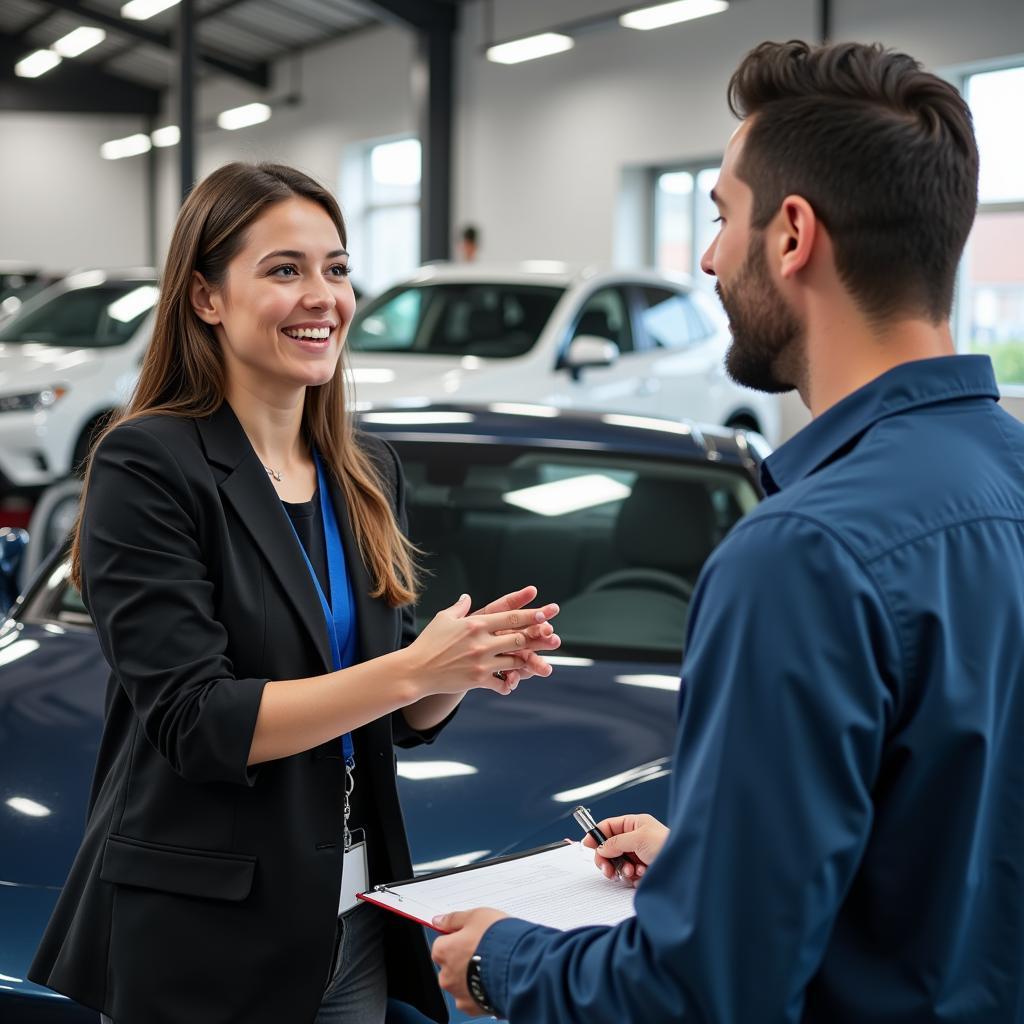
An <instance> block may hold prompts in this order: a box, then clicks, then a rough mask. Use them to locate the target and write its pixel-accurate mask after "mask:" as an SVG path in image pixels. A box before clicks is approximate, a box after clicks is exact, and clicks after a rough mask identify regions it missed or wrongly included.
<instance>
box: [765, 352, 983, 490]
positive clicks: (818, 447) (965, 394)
mask: <svg viewBox="0 0 1024 1024" xmlns="http://www.w3.org/2000/svg"><path fill="white" fill-rule="evenodd" d="M963 398H993V399H998V398H999V387H998V386H997V384H996V378H995V373H994V372H993V370H992V361H991V360H990V359H989V357H988V356H985V355H970V356H966V355H965V356H940V357H939V358H936V359H919V360H915V361H913V362H909V363H901V364H900V365H899V366H895V367H893V369H891V370H888V371H886V372H885V373H883V374H882V375H881V376H880V377H876V378H875V379H874V380H873V381H870V382H869V383H867V384H865V385H864V386H863V387H861V388H858V389H857V390H856V391H854V392H853V393H852V394H850V395H847V396H846V397H845V398H844V399H843V400H842V401H840V402H837V403H836V404H835V405H833V406H832V407H831V408H830V409H827V410H826V411H825V412H823V413H822V414H821V415H820V416H818V417H817V418H816V419H814V420H812V421H811V422H810V423H809V424H808V425H807V426H806V427H804V428H803V430H801V431H800V432H799V433H798V434H796V435H795V436H794V437H793V438H791V439H790V440H789V441H787V442H786V443H785V444H784V445H782V447H780V448H779V449H778V450H777V451H775V452H773V453H772V454H771V455H769V456H768V458H767V459H766V460H765V462H764V463H762V465H761V483H762V485H763V486H764V490H765V494H775V493H776V492H777V491H781V490H782V489H783V488H785V487H790V486H792V485H793V484H795V483H797V482H798V481H799V480H802V479H803V478H804V477H807V476H810V475H811V473H813V472H814V471H815V470H817V469H820V468H821V467H822V466H823V465H824V464H825V463H827V462H830V461H831V460H832V459H833V458H834V457H835V456H836V455H838V454H839V453H840V451H841V449H843V448H846V447H847V446H849V445H850V444H852V443H853V442H854V441H855V440H856V439H857V438H859V437H860V436H861V435H862V434H863V433H864V432H865V431H866V430H867V429H868V428H869V427H871V426H873V425H874V424H875V423H877V422H878V421H879V420H883V419H885V418H886V417H889V416H895V415H897V414H898V413H902V412H906V411H907V410H909V409H914V408H917V407H919V406H922V405H932V404H934V403H936V402H949V401H955V400H957V399H963Z"/></svg>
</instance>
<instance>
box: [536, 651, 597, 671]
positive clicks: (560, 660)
mask: <svg viewBox="0 0 1024 1024" xmlns="http://www.w3.org/2000/svg"><path fill="white" fill-rule="evenodd" d="M544 660H545V661H546V662H548V664H550V665H568V666H578V667H580V668H587V667H588V666H590V665H593V664H594V659H593V658H573V657H572V656H571V655H568V654H545V655H544Z"/></svg>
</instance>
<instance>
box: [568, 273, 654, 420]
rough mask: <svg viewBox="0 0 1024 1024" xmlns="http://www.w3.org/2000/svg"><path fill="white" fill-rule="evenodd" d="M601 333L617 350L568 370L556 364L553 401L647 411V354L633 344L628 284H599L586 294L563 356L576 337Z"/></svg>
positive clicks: (649, 356)
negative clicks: (611, 358)
mask: <svg viewBox="0 0 1024 1024" xmlns="http://www.w3.org/2000/svg"><path fill="white" fill-rule="evenodd" d="M584 336H586V337H597V338H604V339H606V340H608V341H610V342H612V343H613V344H614V345H615V347H616V348H617V349H618V350H619V355H618V358H617V359H616V360H615V362H614V363H612V365H611V366H594V367H586V368H583V369H580V370H577V371H572V370H571V369H569V368H568V367H567V366H565V365H564V364H560V365H559V367H558V370H557V375H558V377H559V378H560V380H559V383H558V388H559V390H558V395H557V397H554V396H552V399H551V400H552V401H554V402H556V404H559V405H562V406H570V407H572V408H578V409H598V410H601V411H606V412H628V413H636V414H639V415H652V414H653V410H652V408H651V404H650V397H651V396H650V394H649V380H650V375H651V363H652V356H651V353H649V352H643V351H640V350H638V348H637V346H636V344H635V339H634V333H633V323H632V317H631V316H630V299H629V293H628V289H627V288H626V287H624V286H621V285H610V286H605V287H603V288H598V289H597V290H596V291H593V292H591V293H590V295H589V296H588V297H586V298H585V299H584V300H583V302H582V304H581V306H580V308H579V311H578V313H577V314H576V316H575V318H574V319H573V321H572V325H571V327H570V329H569V332H568V335H567V337H566V339H565V343H564V345H563V347H562V358H563V359H564V355H565V353H566V352H567V351H568V349H569V346H570V345H571V344H572V342H573V341H574V340H575V339H576V338H581V337H584Z"/></svg>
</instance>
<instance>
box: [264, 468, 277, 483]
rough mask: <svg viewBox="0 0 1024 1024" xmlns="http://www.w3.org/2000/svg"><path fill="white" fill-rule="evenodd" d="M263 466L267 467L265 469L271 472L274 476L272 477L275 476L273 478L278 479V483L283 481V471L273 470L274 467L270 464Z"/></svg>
mask: <svg viewBox="0 0 1024 1024" xmlns="http://www.w3.org/2000/svg"><path fill="white" fill-rule="evenodd" d="M263 468H264V469H265V470H266V471H267V472H268V473H269V474H270V475H271V476H272V477H273V478H274V479H275V480H276V481H277V482H278V483H280V482H281V472H280V470H273V469H271V468H270V467H269V466H264V467H263Z"/></svg>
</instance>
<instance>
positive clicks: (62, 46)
mask: <svg viewBox="0 0 1024 1024" xmlns="http://www.w3.org/2000/svg"><path fill="white" fill-rule="evenodd" d="M106 38H107V33H106V32H104V31H103V29H101V28H93V27H92V26H91V25H83V26H82V27H81V28H76V29H75V30H74V32H69V33H68V34H67V35H66V36H61V38H60V39H58V40H57V42H55V43H54V44H53V47H52V49H53V50H55V51H56V52H57V53H59V54H60V55H61V56H62V57H78V56H79V55H80V54H83V53H85V51H86V50H91V49H92V48H93V47H94V46H99V44H100V43H102V42H103V40H104V39H106Z"/></svg>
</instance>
